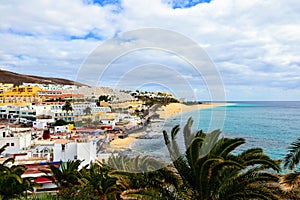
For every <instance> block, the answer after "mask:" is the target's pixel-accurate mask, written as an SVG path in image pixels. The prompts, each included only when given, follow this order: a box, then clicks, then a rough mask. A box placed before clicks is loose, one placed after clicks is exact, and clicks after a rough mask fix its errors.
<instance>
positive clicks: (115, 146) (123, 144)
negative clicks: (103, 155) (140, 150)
mask: <svg viewBox="0 0 300 200" xmlns="http://www.w3.org/2000/svg"><path fill="white" fill-rule="evenodd" d="M143 135H146V132H144V131H142V132H137V133H131V134H129V135H128V137H126V138H123V139H121V138H116V139H114V140H112V141H111V142H110V144H109V146H108V147H107V148H106V151H108V152H115V151H120V150H126V149H130V145H131V144H132V143H133V142H134V141H135V140H136V138H137V137H140V136H143Z"/></svg>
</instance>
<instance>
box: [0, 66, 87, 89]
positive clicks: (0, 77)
mask: <svg viewBox="0 0 300 200" xmlns="http://www.w3.org/2000/svg"><path fill="white" fill-rule="evenodd" d="M0 83H13V84H14V85H22V84H23V83H39V84H60V85H77V86H85V84H82V83H79V82H75V81H71V80H68V79H63V78H49V77H42V76H33V75H26V74H18V73H14V72H10V71H6V70H3V69H0Z"/></svg>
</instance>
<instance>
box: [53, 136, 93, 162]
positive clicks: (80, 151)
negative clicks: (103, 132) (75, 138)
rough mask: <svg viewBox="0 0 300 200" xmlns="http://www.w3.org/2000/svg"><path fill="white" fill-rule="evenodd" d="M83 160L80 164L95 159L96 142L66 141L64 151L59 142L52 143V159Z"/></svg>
mask: <svg viewBox="0 0 300 200" xmlns="http://www.w3.org/2000/svg"><path fill="white" fill-rule="evenodd" d="M75 158H77V159H78V160H84V161H83V163H82V164H81V166H84V165H87V164H89V163H90V162H91V161H92V162H94V161H95V159H96V143H93V142H92V141H91V142H84V143H76V142H73V143H68V144H65V151H62V145H61V144H54V150H53V161H60V160H62V161H68V160H75Z"/></svg>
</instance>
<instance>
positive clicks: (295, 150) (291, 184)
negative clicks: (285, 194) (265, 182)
mask: <svg viewBox="0 0 300 200" xmlns="http://www.w3.org/2000/svg"><path fill="white" fill-rule="evenodd" d="M299 162H300V138H298V139H297V140H296V141H294V142H292V143H291V145H290V146H289V147H288V153H287V154H286V156H285V157H284V159H283V168H284V169H289V170H291V173H288V174H286V175H284V176H283V177H282V179H281V184H282V186H283V188H284V189H285V190H287V191H291V190H295V189H297V190H298V191H299V189H300V187H299V186H300V169H299V168H297V169H296V170H295V168H296V167H297V165H298V164H299ZM298 197H299V196H298Z"/></svg>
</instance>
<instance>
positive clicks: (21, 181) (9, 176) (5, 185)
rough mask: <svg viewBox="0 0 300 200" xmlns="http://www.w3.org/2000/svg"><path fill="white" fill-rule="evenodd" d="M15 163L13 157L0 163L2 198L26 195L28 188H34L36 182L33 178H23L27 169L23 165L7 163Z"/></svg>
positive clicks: (0, 191)
mask: <svg viewBox="0 0 300 200" xmlns="http://www.w3.org/2000/svg"><path fill="white" fill-rule="evenodd" d="M6 147H7V146H6V145H5V146H3V147H2V148H1V149H0V154H1V153H2V152H4V150H5V148H6ZM9 163H11V164H13V163H14V159H13V158H8V159H6V160H5V161H4V162H3V163H1V164H0V199H3V200H4V199H11V198H19V197H20V196H24V195H26V192H27V190H31V191H32V190H33V186H34V183H33V182H32V181H31V178H22V177H21V176H22V174H23V173H24V172H25V171H26V168H25V167H24V166H23V165H18V166H17V165H12V166H11V167H8V166H7V165H8V164H9Z"/></svg>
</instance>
